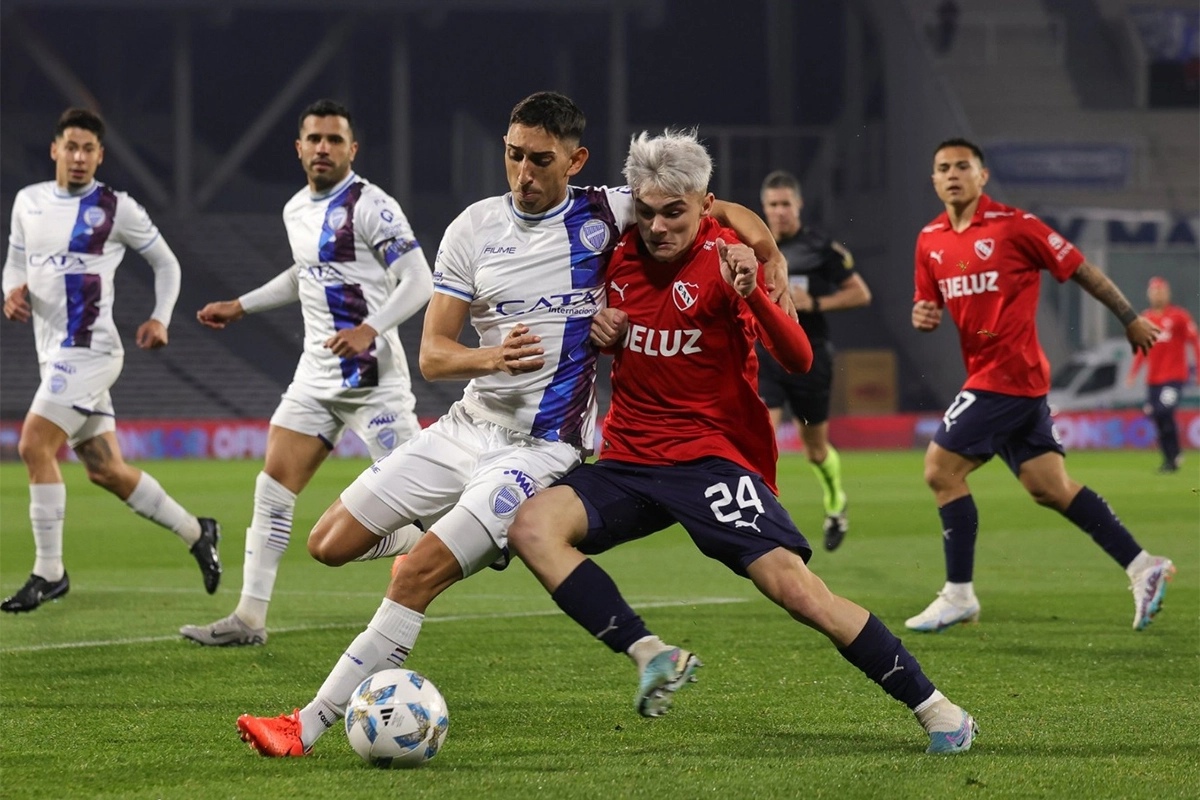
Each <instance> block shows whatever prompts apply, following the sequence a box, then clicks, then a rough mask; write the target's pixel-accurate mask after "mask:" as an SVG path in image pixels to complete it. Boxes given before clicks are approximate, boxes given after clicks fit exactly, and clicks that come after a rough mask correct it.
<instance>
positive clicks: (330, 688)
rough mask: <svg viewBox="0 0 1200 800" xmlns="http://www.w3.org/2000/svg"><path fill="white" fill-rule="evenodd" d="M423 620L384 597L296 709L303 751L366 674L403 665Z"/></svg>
mask: <svg viewBox="0 0 1200 800" xmlns="http://www.w3.org/2000/svg"><path fill="white" fill-rule="evenodd" d="M424 619H425V615H424V614H418V613H417V612H416V611H413V610H412V609H409V608H405V607H404V606H402V605H400V604H399V603H396V602H393V601H391V600H388V599H386V598H384V601H383V603H382V604H380V606H379V610H378V611H376V612H375V616H374V618H372V619H371V623H370V624H369V625H368V626H367V629H366V630H365V631H363V632H362V633H360V634H359V635H358V638H356V639H355V640H354V641H353V642H351V643H350V646H349V647H348V648H346V652H345V653H344V654H343V655H342V657H341V658H339V659H338V662H337V664H336V665H334V668H333V670H332V671H331V672H330V673H329V677H327V678H326V679H325V682H324V683H323V684H321V688H320V689H319V690H317V696H316V697H314V698H313V701H312V702H311V703H309V704H308V705H307V706H305V707H304V708H302V709H300V739H301V741H302V742H303V743H304V749H305V750H307V749H308V748H310V747H312V746H313V742H315V741H316V740H317V739H318V738H320V736H321V734H323V733H325V731H327V730H329V729H330V728H332V727H333V726H334V725H336V724H337V723H338V720H340V719H341V718H342V717H344V716H345V714H346V704H347V703H348V702H350V697H351V695H353V694H354V690H355V689H357V688H358V685H359V684H360V683H362V682H363V681H364V680H366V678H367V676H368V675H373V674H374V673H376V672H378V671H379V670H381V669H390V668H392V667H402V666H404V662H405V660H406V659H407V658H408V654H409V652H410V651H411V650H412V647H413V645H414V644H416V641H417V634H419V633H420V632H421V623H422V622H423V621H424Z"/></svg>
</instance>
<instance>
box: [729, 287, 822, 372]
mask: <svg viewBox="0 0 1200 800" xmlns="http://www.w3.org/2000/svg"><path fill="white" fill-rule="evenodd" d="M744 299H745V301H746V305H747V306H749V307H750V312H751V313H752V314H754V321H755V322H756V323H757V326H758V332H759V338H760V339H761V340H762V343H763V344H764V345H765V346H766V348H767V352H769V353H770V354H771V355H772V356H773V357H774V358H775V360H776V361H778V362H779V363H780V364H781V365H782V366H783V368H784V369H786V370H787V371H788V372H808V371H809V369H811V368H812V363H813V351H812V344H810V343H809V341H808V336H807V335H806V334H805V333H804V329H803V328H801V327H800V325H799V324H798V323H797V322H795V321H794V320H793V319H792V318H791V317H789V316H788V315H787V314H785V313H783V309H781V308H780V307H779V306H777V305H775V304H774V303H772V302H771V298H770V297H768V296H767V293H766V292H764V291H763V288H762V284H759V285H758V286H757V287H755V289H754V291H753V292H752V293H751V294H750V296H749V297H747V298H744Z"/></svg>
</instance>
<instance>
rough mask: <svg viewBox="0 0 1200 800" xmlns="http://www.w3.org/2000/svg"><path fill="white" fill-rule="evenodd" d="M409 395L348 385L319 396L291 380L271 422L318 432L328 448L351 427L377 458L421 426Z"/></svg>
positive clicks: (300, 430)
mask: <svg viewBox="0 0 1200 800" xmlns="http://www.w3.org/2000/svg"><path fill="white" fill-rule="evenodd" d="M411 398H412V395H411V394H410V393H407V392H402V391H400V390H390V389H388V388H386V387H377V388H372V389H348V390H346V392H345V393H343V394H342V395H339V396H338V397H336V398H318V397H314V396H313V395H310V394H307V393H306V392H305V391H304V389H303V387H301V386H298V385H297V384H296V383H292V385H290V386H288V388H287V391H286V392H284V393H283V399H282V400H281V401H280V402H279V407H278V408H276V409H275V413H274V414H272V415H271V424H272V425H278V426H279V427H280V428H287V429H288V430H290V431H296V432H297V433H303V434H306V435H308V436H317V437H319V438H321V439H323V440H324V441H325V443H326V444H327V445H328V446H329V449H330V450H332V449H333V448H334V447H335V446H336V445H337V443H338V441H339V440H340V439H341V438H342V434H343V433H344V432H345V430H346V428H350V430H352V431H354V432H355V433H356V434H358V438H360V439H362V440H363V444H365V445H366V446H367V450H368V451H369V452H370V454H371V458H379V457H380V456H384V455H386V454H388V453H390V452H391V451H392V450H393V449H394V448H395V447H396V446H398V445H400V444H403V443H404V442H407V441H408V440H409V439H411V438H413V437H414V436H416V435H417V433H418V432H419V431H420V430H421V425H420V423H418V422H417V415H416V414H414V413H413V410H412V409H413V401H412V399H411Z"/></svg>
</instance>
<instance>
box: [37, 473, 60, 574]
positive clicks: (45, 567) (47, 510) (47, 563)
mask: <svg viewBox="0 0 1200 800" xmlns="http://www.w3.org/2000/svg"><path fill="white" fill-rule="evenodd" d="M66 515H67V485H66V484H65V483H31V484H29V525H30V527H31V528H33V547H34V551H35V553H36V555H35V557H34V561H33V574H34V575H37V576H38V577H39V578H45V579H46V580H48V581H58V580H62V576H63V571H64V567H63V519H64V518H66Z"/></svg>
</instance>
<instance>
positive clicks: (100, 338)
mask: <svg viewBox="0 0 1200 800" xmlns="http://www.w3.org/2000/svg"><path fill="white" fill-rule="evenodd" d="M158 237H159V233H158V228H156V227H155V226H154V223H153V222H151V220H150V216H149V215H148V214H147V213H146V209H144V208H142V207H141V206H140V205H139V204H138V202H137V201H136V200H134V199H133V198H131V197H130V196H129V195H127V194H126V193H125V192H118V191H116V190H115V189H113V188H112V187H110V186H108V185H107V184H104V183H101V182H99V181H93V182H92V185H91V186H89V187H87V188H86V189H83V190H81V191H79V192H75V193H68V192H67V191H66V190H65V189H61V188H59V186H58V185H57V184H56V183H55V182H54V181H45V182H43V183H35V184H32V185H30V186H26V187H25V188H24V189H22V190H21V191H19V192H17V196H16V198H15V199H14V201H13V214H12V232H11V233H10V235H9V245H10V247H12V248H13V250H15V251H16V252H19V253H21V254H23V255H24V257H25V270H26V281H27V283H28V285H29V300H30V307H31V309H32V311H33V332H34V338H35V339H36V341H37V353H38V361H39V362H41V363H47V362H49V361H53V360H54V359H55V358H58V357H60V355H61V354H62V353H63V351H64V350H65V349H67V348H80V350H76V351H75V352H81V351H83V350H87V351H91V352H93V353H104V354H110V355H120V354H123V353H124V347H123V346H122V345H121V337H120V335H119V334H118V333H117V326H116V324H115V323H114V322H113V316H112V310H113V279H114V278H115V276H116V272H117V267H119V266H120V265H121V260H122V259H123V258H124V257H125V249H126V248H127V247H132V248H133V249H134V250H138V251H142V250H145V249H147V248H148V247H150V246H151V245H152V244H154V242H155V241H156V240H157V239H158Z"/></svg>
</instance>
